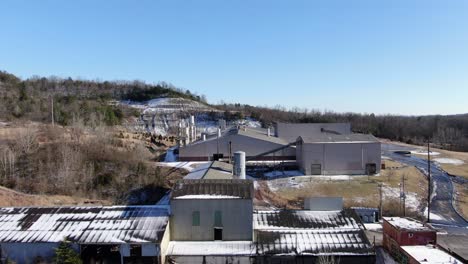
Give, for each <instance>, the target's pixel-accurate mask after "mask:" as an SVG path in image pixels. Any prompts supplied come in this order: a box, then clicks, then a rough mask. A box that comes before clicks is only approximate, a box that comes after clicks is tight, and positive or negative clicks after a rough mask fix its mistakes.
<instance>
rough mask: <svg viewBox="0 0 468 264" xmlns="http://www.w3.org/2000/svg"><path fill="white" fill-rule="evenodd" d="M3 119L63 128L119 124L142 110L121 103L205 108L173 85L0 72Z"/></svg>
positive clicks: (202, 102) (198, 99) (201, 100)
mask: <svg viewBox="0 0 468 264" xmlns="http://www.w3.org/2000/svg"><path fill="white" fill-rule="evenodd" d="M0 98H1V101H2V103H1V104H0V119H1V120H6V121H11V120H15V119H23V120H30V121H37V122H51V111H52V109H51V108H52V101H53V108H54V109H53V112H54V118H55V122H56V123H58V124H61V125H72V124H73V123H77V122H79V123H83V124H84V125H86V126H98V125H118V124H121V123H122V120H123V119H125V118H126V117H131V116H139V114H140V113H139V111H136V109H134V108H130V107H125V104H116V103H115V102H120V101H122V100H130V101H133V102H144V101H148V100H152V99H154V98H178V99H179V100H188V101H192V102H194V103H195V104H197V105H200V106H204V105H206V100H205V98H204V96H199V95H196V94H194V93H192V92H190V91H189V90H186V91H183V90H181V89H178V88H176V87H174V86H172V85H170V84H166V83H163V82H162V83H159V84H156V85H152V84H146V83H144V82H140V81H131V82H130V81H91V80H74V79H71V78H66V79H62V78H57V77H48V78H45V77H32V78H29V79H26V80H21V79H19V78H18V77H16V76H14V75H13V74H9V73H7V72H2V71H0Z"/></svg>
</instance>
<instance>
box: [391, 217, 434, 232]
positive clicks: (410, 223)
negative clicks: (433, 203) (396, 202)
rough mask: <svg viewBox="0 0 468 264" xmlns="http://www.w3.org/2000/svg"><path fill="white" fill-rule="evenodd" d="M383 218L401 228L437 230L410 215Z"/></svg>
mask: <svg viewBox="0 0 468 264" xmlns="http://www.w3.org/2000/svg"><path fill="white" fill-rule="evenodd" d="M383 219H384V220H385V221H387V222H388V223H389V224H391V225H392V226H394V227H396V228H398V229H400V230H408V231H434V232H436V231H435V230H434V229H432V228H430V227H428V226H426V225H424V224H423V223H421V222H419V221H417V220H415V219H412V218H408V217H384V218H383Z"/></svg>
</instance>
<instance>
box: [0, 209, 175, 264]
mask: <svg viewBox="0 0 468 264" xmlns="http://www.w3.org/2000/svg"><path fill="white" fill-rule="evenodd" d="M168 222H169V212H168V210H167V208H166V207H159V206H107V207H23V208H0V260H2V261H6V260H9V261H14V262H15V263H18V264H22V263H34V262H35V261H36V260H41V261H45V262H47V263H49V262H51V261H52V258H53V257H54V255H55V249H56V248H57V247H58V245H59V243H60V242H62V241H64V240H65V239H66V240H67V241H69V242H70V243H71V245H72V247H73V248H74V249H75V250H76V251H77V252H78V253H79V254H80V255H81V258H82V259H83V260H84V262H85V263H89V262H92V261H97V262H99V261H101V262H107V263H127V262H131V261H136V262H142V263H160V253H161V251H165V245H166V244H167V243H168V239H165V237H168V235H166V226H167V224H168Z"/></svg>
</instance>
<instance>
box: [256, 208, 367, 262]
mask: <svg viewBox="0 0 468 264" xmlns="http://www.w3.org/2000/svg"><path fill="white" fill-rule="evenodd" d="M254 229H255V233H256V238H257V244H258V252H260V254H263V255H277V254H293V255H307V254H312V255H314V254H319V253H327V254H330V255H333V254H335V255H340V254H356V255H362V254H365V255H368V254H374V251H373V249H372V246H371V245H370V243H369V241H368V240H367V238H366V237H365V235H364V233H363V230H362V225H361V223H360V221H359V219H358V216H357V215H356V214H355V213H354V212H352V211H351V210H342V211H311V210H280V211H256V212H254Z"/></svg>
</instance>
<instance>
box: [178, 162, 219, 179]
mask: <svg viewBox="0 0 468 264" xmlns="http://www.w3.org/2000/svg"><path fill="white" fill-rule="evenodd" d="M211 164H212V162H207V163H204V164H200V165H198V166H197V167H196V168H195V169H193V170H192V171H191V172H190V173H189V174H187V176H185V177H184V179H188V180H195V179H201V178H203V176H204V175H205V174H206V172H207V171H208V169H209V168H210V167H211Z"/></svg>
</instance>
